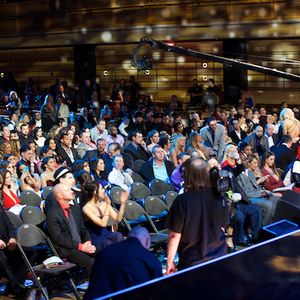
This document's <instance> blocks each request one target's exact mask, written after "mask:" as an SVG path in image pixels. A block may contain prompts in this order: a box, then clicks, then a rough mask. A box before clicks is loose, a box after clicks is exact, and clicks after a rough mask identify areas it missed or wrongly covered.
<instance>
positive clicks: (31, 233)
mask: <svg viewBox="0 0 300 300" xmlns="http://www.w3.org/2000/svg"><path fill="white" fill-rule="evenodd" d="M17 241H18V243H19V244H20V245H21V246H23V247H28V248H29V247H33V246H36V245H39V244H42V243H45V242H46V235H45V233H44V232H43V231H42V230H41V229H39V228H38V227H36V226H35V225H33V224H23V225H21V226H20V227H19V228H18V230H17Z"/></svg>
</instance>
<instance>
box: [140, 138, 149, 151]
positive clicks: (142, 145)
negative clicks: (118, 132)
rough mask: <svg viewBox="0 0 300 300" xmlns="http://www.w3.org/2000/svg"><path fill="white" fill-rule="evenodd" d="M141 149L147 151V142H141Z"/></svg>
mask: <svg viewBox="0 0 300 300" xmlns="http://www.w3.org/2000/svg"><path fill="white" fill-rule="evenodd" d="M140 145H141V147H143V148H144V149H147V145H146V143H145V141H144V140H143V141H141V144H140Z"/></svg>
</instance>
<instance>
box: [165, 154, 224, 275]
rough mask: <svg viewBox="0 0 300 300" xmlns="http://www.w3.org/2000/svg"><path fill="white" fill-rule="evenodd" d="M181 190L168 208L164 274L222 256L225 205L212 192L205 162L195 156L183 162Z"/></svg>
mask: <svg viewBox="0 0 300 300" xmlns="http://www.w3.org/2000/svg"><path fill="white" fill-rule="evenodd" d="M182 167H183V175H184V193H183V194H181V195H179V196H178V197H177V198H176V199H175V201H174V202H173V204H172V207H171V210H170V212H169V216H168V221H167V228H168V229H169V241H168V259H167V274H170V273H173V272H175V270H176V267H175V264H174V258H175V254H176V252H177V250H178V254H179V264H178V269H183V268H187V267H190V266H193V265H196V264H199V263H201V262H203V261H206V260H209V259H212V258H215V257H218V256H222V255H224V254H225V252H226V240H225V234H224V231H223V230H222V228H225V227H226V224H227V217H228V209H227V206H226V205H223V201H222V200H221V199H219V198H218V197H217V196H216V194H215V193H214V192H213V190H212V188H211V187H210V186H211V180H210V176H209V172H208V169H207V165H206V163H205V162H204V161H203V160H202V159H201V158H198V157H195V158H191V159H188V160H187V161H185V162H184V164H183V166H182Z"/></svg>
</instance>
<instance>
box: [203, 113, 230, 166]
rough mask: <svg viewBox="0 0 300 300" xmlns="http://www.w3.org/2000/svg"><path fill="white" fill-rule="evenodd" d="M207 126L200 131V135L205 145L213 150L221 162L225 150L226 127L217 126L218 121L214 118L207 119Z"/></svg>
mask: <svg viewBox="0 0 300 300" xmlns="http://www.w3.org/2000/svg"><path fill="white" fill-rule="evenodd" d="M207 124H208V125H207V126H205V127H203V128H202V129H201V130H200V135H201V136H202V138H203V141H204V145H205V146H206V147H209V148H211V149H212V151H213V154H215V155H216V157H217V160H218V161H221V159H222V157H223V153H224V150H225V141H224V126H223V125H221V124H217V121H216V119H215V118H213V117H210V118H208V119H207Z"/></svg>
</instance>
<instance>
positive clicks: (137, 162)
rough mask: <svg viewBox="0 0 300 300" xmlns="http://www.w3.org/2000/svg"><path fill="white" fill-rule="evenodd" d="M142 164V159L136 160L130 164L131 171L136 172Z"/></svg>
mask: <svg viewBox="0 0 300 300" xmlns="http://www.w3.org/2000/svg"><path fill="white" fill-rule="evenodd" d="M144 163H145V161H144V160H142V159H137V160H135V161H134V162H133V164H132V170H133V171H134V172H138V171H139V169H140V168H141V166H142V165H143V164H144Z"/></svg>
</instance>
